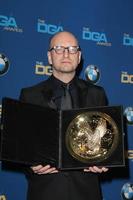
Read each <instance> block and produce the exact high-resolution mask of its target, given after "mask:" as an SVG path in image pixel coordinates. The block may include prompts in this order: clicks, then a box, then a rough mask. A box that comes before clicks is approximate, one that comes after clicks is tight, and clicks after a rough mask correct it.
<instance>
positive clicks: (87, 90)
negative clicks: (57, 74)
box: [20, 77, 107, 200]
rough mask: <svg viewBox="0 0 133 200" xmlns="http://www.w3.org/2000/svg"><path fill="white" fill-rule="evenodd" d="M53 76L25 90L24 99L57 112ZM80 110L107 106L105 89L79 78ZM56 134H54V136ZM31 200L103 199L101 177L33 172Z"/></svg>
mask: <svg viewBox="0 0 133 200" xmlns="http://www.w3.org/2000/svg"><path fill="white" fill-rule="evenodd" d="M53 87H54V86H53V82H52V79H51V77H50V78H49V79H48V80H46V81H44V82H41V83H39V84H37V85H35V86H33V87H29V88H25V89H22V91H21V94H20V100H22V101H24V102H28V103H32V104H35V105H41V106H45V107H51V108H55V109H56V105H55V104H54V102H53V100H52V97H53ZM76 87H77V91H78V102H79V107H80V108H85V107H93V106H104V105H107V98H106V95H105V92H104V90H103V88H102V87H100V86H95V85H92V84H90V83H88V82H86V81H84V80H81V79H78V78H76ZM53 134H54V133H53ZM27 178H28V197H27V198H28V200H37V199H38V200H53V199H54V200H100V199H101V194H100V188H99V182H98V177H97V175H96V174H94V173H87V172H83V171H82V170H79V171H69V172H59V173H56V174H47V175H37V174H34V173H33V172H31V171H29V172H28V174H27Z"/></svg>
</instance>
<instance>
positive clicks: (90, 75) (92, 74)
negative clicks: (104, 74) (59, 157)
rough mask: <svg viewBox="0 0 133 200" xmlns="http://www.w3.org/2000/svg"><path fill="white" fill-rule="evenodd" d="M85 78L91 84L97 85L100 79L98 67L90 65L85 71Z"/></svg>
mask: <svg viewBox="0 0 133 200" xmlns="http://www.w3.org/2000/svg"><path fill="white" fill-rule="evenodd" d="M85 76H86V79H87V80H88V81H89V82H91V83H93V84H95V83H97V82H98V81H99V78H100V73H99V69H98V67H96V66H95V65H88V66H87V68H86V70H85Z"/></svg>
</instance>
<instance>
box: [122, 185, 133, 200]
mask: <svg viewBox="0 0 133 200" xmlns="http://www.w3.org/2000/svg"><path fill="white" fill-rule="evenodd" d="M121 196H122V199H123V200H133V184H132V183H125V184H124V185H123V187H122V189H121Z"/></svg>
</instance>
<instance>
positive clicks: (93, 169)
mask: <svg viewBox="0 0 133 200" xmlns="http://www.w3.org/2000/svg"><path fill="white" fill-rule="evenodd" d="M107 171H108V168H106V167H97V166H93V167H88V168H86V169H84V172H93V173H102V172H107Z"/></svg>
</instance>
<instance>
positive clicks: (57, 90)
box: [51, 75, 79, 109]
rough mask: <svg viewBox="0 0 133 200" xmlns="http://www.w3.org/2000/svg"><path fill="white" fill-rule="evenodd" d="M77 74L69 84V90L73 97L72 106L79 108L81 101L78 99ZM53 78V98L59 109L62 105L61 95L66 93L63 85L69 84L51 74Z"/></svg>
mask: <svg viewBox="0 0 133 200" xmlns="http://www.w3.org/2000/svg"><path fill="white" fill-rule="evenodd" d="M76 78H77V77H76V76H75V77H74V78H73V79H72V80H71V81H70V82H69V83H67V84H69V88H70V89H69V90H70V93H71V97H72V108H78V107H79V101H78V89H77V86H76ZM51 79H52V81H53V86H54V88H53V90H54V92H53V97H52V100H53V101H54V103H55V104H56V106H57V109H60V105H61V97H62V95H63V94H64V89H63V87H65V85H67V84H66V83H64V82H62V81H60V80H59V79H57V78H56V77H54V76H53V75H52V76H51Z"/></svg>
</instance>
